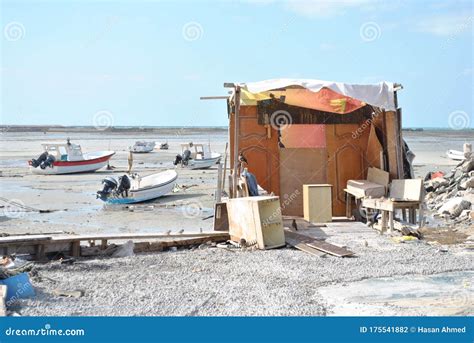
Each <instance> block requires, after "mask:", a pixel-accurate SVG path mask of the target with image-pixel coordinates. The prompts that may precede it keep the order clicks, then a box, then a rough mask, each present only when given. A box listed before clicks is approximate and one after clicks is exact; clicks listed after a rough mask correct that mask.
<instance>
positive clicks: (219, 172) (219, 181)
mask: <svg viewBox="0 0 474 343" xmlns="http://www.w3.org/2000/svg"><path fill="white" fill-rule="evenodd" d="M221 187H222V164H220V163H218V164H217V189H216V194H215V200H216V202H221V197H222V188H221Z"/></svg>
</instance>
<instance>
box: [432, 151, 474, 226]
mask: <svg viewBox="0 0 474 343" xmlns="http://www.w3.org/2000/svg"><path fill="white" fill-rule="evenodd" d="M432 176H433V173H429V175H427V176H426V177H425V183H424V187H425V190H426V192H427V194H426V197H425V200H426V205H427V207H428V209H429V210H431V211H433V212H435V213H436V214H435V216H437V217H442V218H444V219H445V220H446V221H447V222H448V223H451V224H459V223H463V224H466V225H469V224H471V223H472V222H473V220H472V216H471V215H470V213H471V212H472V211H473V204H474V157H470V158H469V159H465V160H464V161H462V162H461V163H459V164H458V165H457V166H456V167H455V168H454V169H452V170H451V172H450V173H448V174H445V175H442V176H441V175H437V177H435V178H432Z"/></svg>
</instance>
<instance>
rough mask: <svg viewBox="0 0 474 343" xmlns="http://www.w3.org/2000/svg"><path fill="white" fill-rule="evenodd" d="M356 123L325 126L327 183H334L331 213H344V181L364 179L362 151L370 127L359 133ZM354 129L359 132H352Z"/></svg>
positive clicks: (363, 155) (365, 164)
mask: <svg viewBox="0 0 474 343" xmlns="http://www.w3.org/2000/svg"><path fill="white" fill-rule="evenodd" d="M359 127H360V126H359V125H358V124H330V125H327V127H326V140H327V149H328V182H329V183H330V184H332V185H333V188H332V191H333V194H332V196H333V215H335V216H343V215H344V214H345V195H344V188H346V186H347V180H354V179H355V180H358V179H359V180H360V179H365V177H366V171H367V163H366V161H365V153H366V149H367V140H368V135H369V131H370V130H369V129H366V130H363V131H362V132H360V131H357V130H358V129H359ZM354 132H359V134H358V135H354V134H353V133H354Z"/></svg>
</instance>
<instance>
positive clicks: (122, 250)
mask: <svg viewBox="0 0 474 343" xmlns="http://www.w3.org/2000/svg"><path fill="white" fill-rule="evenodd" d="M133 247H134V244H133V241H127V242H126V243H125V244H122V245H121V246H119V247H117V250H115V251H114V252H113V253H112V257H129V256H133V254H134V253H133Z"/></svg>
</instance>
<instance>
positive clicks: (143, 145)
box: [129, 141, 155, 153]
mask: <svg viewBox="0 0 474 343" xmlns="http://www.w3.org/2000/svg"><path fill="white" fill-rule="evenodd" d="M153 149H155V142H147V141H136V142H135V144H134V145H133V146H131V147H130V149H129V150H130V151H131V152H133V153H146V152H151V151H153Z"/></svg>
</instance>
